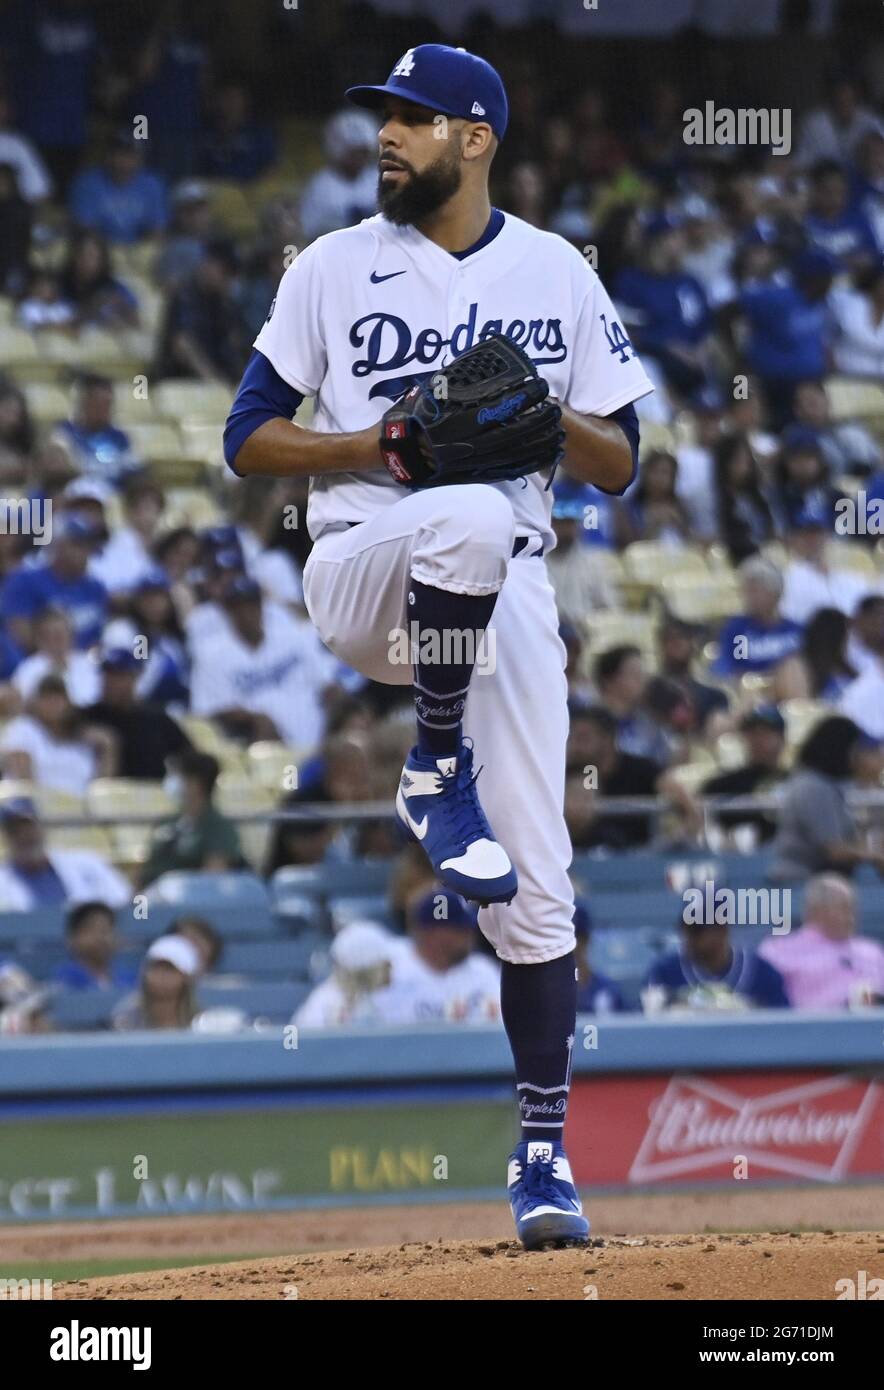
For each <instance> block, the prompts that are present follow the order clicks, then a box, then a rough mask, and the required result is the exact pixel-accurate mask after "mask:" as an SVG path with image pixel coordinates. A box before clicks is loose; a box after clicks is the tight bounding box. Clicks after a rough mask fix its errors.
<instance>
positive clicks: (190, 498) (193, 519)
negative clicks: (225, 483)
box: [163, 487, 223, 531]
mask: <svg viewBox="0 0 884 1390" xmlns="http://www.w3.org/2000/svg"><path fill="white" fill-rule="evenodd" d="M222 520H223V515H222V512H221V510H220V508H219V506H218V503H217V502H216V501H215V499H214V497H212V496H211V494H210V493H208V492H207V491H206V490H205V488H198V487H171V488H169V489H168V491H167V492H166V510H165V512H164V513H163V526H164V528H165V529H166V530H168V531H172V530H174V529H175V527H176V526H191V527H193V529H194V530H197V531H198V530H201V529H202V528H203V527H205V526H215V525H216V524H217V523H218V522H220V521H222Z"/></svg>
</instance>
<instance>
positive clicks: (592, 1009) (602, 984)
mask: <svg viewBox="0 0 884 1390" xmlns="http://www.w3.org/2000/svg"><path fill="white" fill-rule="evenodd" d="M591 930H592V923H591V919H590V915H589V908H588V906H587V904H586V902H585V901H584V899H583V898H581V897H577V898H576V899H575V902H574V935H575V936H576V937H577V954H576V957H575V959H576V961H577V1012H578V1013H579V1014H619V1013H623V1012H624V1011H625V1009H626V1004H625V1003H624V1001H623V995H622V993H621V991H620V986H619V985H618V984H617V982H616V980H611V979H609V978H608V976H607V975H600V974H599V972H598V971H597V970H593V968H592V966H591V965H590V962H589V938H590V933H591Z"/></svg>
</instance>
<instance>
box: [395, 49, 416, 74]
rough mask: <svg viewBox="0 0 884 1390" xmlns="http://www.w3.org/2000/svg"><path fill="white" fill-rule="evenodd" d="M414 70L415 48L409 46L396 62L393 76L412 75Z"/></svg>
mask: <svg viewBox="0 0 884 1390" xmlns="http://www.w3.org/2000/svg"><path fill="white" fill-rule="evenodd" d="M413 72H414V49H413V48H409V49H408V51H407V52H406V53H403V55H402V57H401V58H400V59H399V62H398V63H397V64H396V66H395V68H394V69H393V76H394V77H410V76H411V74H412V73H413Z"/></svg>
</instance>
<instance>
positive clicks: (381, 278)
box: [368, 270, 405, 285]
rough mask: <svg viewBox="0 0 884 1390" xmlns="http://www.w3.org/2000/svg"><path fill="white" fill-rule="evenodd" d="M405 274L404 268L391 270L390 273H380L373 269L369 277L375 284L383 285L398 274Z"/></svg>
mask: <svg viewBox="0 0 884 1390" xmlns="http://www.w3.org/2000/svg"><path fill="white" fill-rule="evenodd" d="M404 274H405V271H404V270H391V271H390V273H389V275H378V273H377V271H375V270H373V271H372V272H371V275H369V277H368V278H369V280H370V281H371V283H372V284H373V285H381V284H383V282H384V281H385V280H393V279H395V277H396V276H397V275H404Z"/></svg>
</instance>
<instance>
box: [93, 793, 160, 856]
mask: <svg viewBox="0 0 884 1390" xmlns="http://www.w3.org/2000/svg"><path fill="white" fill-rule="evenodd" d="M86 805H87V807H88V809H89V811H90V812H91V813H92V815H93V816H99V817H101V818H102V819H104V820H110V821H112V822H113V824H112V825H111V826H110V829H109V834H110V839H111V842H112V844H113V848H114V858H115V859H116V860H118V861H119V862H120V863H124V864H141V863H143V862H144V860H145V859H146V858H147V853H148V848H149V845H150V839H151V835H152V832H153V826H152V825H137V824H133V823H132V822H131V821H129V822H128V823H127V820H126V818H127V817H128V816H132V817H136V818H137V819H138V820H143V818H144V817H145V816H150V817H151V819H152V820H153V821H154V822H158V821H160V820H163V819H164V818H166V817H169V816H173V815H174V814H175V812H176V810H177V807H176V805H175V802H174V801H173V800H172V798H171V797H170V796H169V794H168V792H166V791H165V790H164V789H163V786H162V783H161V782H139V781H135V780H134V779H132V778H128V777H97V778H96V779H95V781H94V782H92V783H90V785H89V789H88V791H87V793H86Z"/></svg>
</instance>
